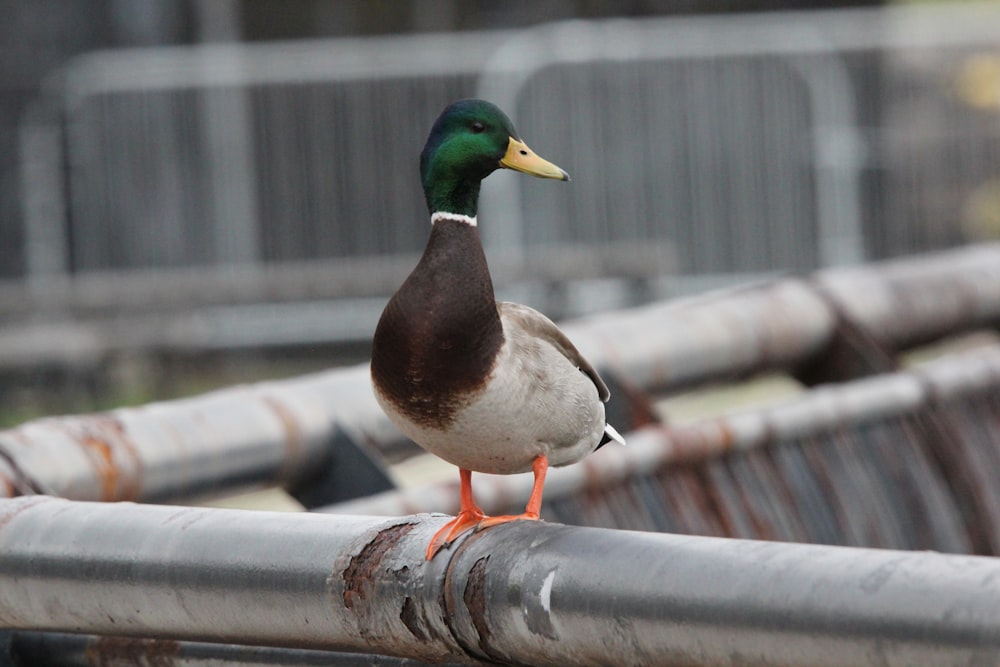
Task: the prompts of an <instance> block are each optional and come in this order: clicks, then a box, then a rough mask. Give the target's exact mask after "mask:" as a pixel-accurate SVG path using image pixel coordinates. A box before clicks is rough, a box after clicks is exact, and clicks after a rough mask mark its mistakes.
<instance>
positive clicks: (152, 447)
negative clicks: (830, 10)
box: [0, 244, 1000, 500]
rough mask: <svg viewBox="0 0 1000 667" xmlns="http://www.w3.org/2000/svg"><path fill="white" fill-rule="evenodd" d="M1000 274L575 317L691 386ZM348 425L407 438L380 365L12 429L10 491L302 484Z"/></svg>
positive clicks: (798, 352) (929, 315)
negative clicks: (389, 408) (846, 318)
mask: <svg viewBox="0 0 1000 667" xmlns="http://www.w3.org/2000/svg"><path fill="white" fill-rule="evenodd" d="M998 273H1000V244H989V245H982V246H975V247H971V248H964V249H961V250H957V251H951V252H946V253H939V254H936V255H931V256H928V257H921V258H910V259H905V260H899V261H895V262H888V263H884V264H878V265H872V266H868V267H863V268H854V269H838V270H831V271H829V272H824V273H822V274H819V275H818V276H817V278H816V280H815V281H812V282H810V281H806V280H800V279H785V280H779V281H776V282H774V283H770V284H764V285H757V286H754V287H748V288H742V289H736V290H730V291H728V292H724V293H716V294H710V295H705V296H703V297H699V298H695V299H687V300H682V301H679V302H672V303H668V304H658V305H654V306H648V307H645V308H638V309H633V310H629V311H623V312H621V313H618V314H615V315H613V316H609V315H607V314H603V315H601V316H600V317H594V318H589V319H584V320H580V321H577V322H576V323H571V324H567V325H566V326H565V327H564V328H565V330H566V331H567V333H568V334H569V335H570V337H571V338H572V339H573V340H574V341H575V343H576V344H577V346H578V347H579V348H580V350H581V351H582V352H583V353H584V354H585V355H587V356H588V358H590V359H591V361H593V362H594V363H595V364H596V365H598V366H600V367H602V368H605V369H611V370H612V371H613V372H614V373H616V374H617V375H619V376H620V377H622V378H626V379H627V380H628V381H629V382H630V383H632V384H634V385H636V386H638V387H641V388H643V389H646V390H652V389H665V388H677V387H680V386H683V385H689V384H693V383H696V382H704V381H707V380H711V379H718V378H723V377H727V378H729V377H733V376H736V375H748V374H750V373H752V372H754V371H757V370H764V369H775V368H785V367H790V366H794V365H795V364H798V363H801V362H803V361H804V360H806V359H808V358H810V357H811V356H812V355H815V354H817V353H819V352H820V351H822V350H823V349H824V347H825V346H826V345H827V344H828V343H829V342H830V340H831V337H832V336H833V332H834V328H835V323H836V314H835V313H834V312H833V310H834V309H833V306H832V303H834V302H836V303H839V304H840V306H841V307H842V308H843V309H845V310H846V311H847V312H849V314H850V315H851V316H852V317H853V318H855V319H856V320H857V322H858V323H859V324H860V325H861V326H863V327H865V328H866V329H868V330H869V331H871V332H873V333H875V334H877V335H878V337H879V339H880V340H881V341H882V342H883V344H885V345H886V346H887V347H889V348H891V349H899V348H902V347H906V346H907V345H910V344H913V343H915V342H920V341H925V340H928V339H930V338H934V337H937V336H941V335H945V334H947V333H955V332H958V331H962V330H967V329H970V328H972V327H977V326H984V325H990V324H993V325H996V324H997V323H998V322H1000V275H998ZM817 285H818V286H819V287H818V288H817ZM821 292H822V293H821ZM338 427H339V428H342V429H345V430H348V431H351V432H352V433H355V434H357V435H358V438H357V440H359V441H365V442H370V443H374V444H376V445H379V446H391V445H394V444H396V443H398V442H399V441H400V440H401V439H402V436H401V435H400V434H399V433H398V431H396V430H395V428H394V427H393V426H392V425H391V424H390V423H389V421H388V420H387V419H386V418H385V417H384V415H383V414H382V412H381V411H380V410H379V408H378V405H377V404H376V403H375V400H374V397H373V396H372V393H371V389H370V387H369V381H368V369H367V365H363V366H356V367H353V368H349V369H342V370H337V371H329V372H326V373H318V374H315V375H311V376H306V377H303V378H296V379H292V380H287V381H283V382H272V383H261V384H256V385H247V386H243V387H233V388H229V389H224V390H220V391H217V392H212V393H210V394H206V395H204V396H200V397H195V398H190V399H184V400H180V401H170V402H164V403H154V404H150V405H147V406H142V407H139V408H127V409H121V410H115V411H113V412H110V413H105V414H100V415H82V416H72V417H60V418H49V419H42V420H37V421H33V422H29V423H27V424H24V425H22V426H20V427H17V428H13V429H9V430H6V431H0V496H5V495H8V496H9V495H16V494H18V493H21V492H23V491H21V490H20V489H24V488H28V489H31V488H39V489H43V490H45V491H46V492H48V493H51V494H54V495H60V496H64V497H68V498H74V499H79V500H165V499H171V498H178V497H184V496H191V495H193V494H199V493H205V492H207V491H218V490H219V489H221V488H224V487H227V486H234V485H238V484H244V483H247V482H255V483H262V482H269V483H287V482H294V481H295V480H296V479H298V478H300V477H301V476H302V475H303V474H308V473H309V472H311V471H314V470H315V469H316V467H317V465H319V464H320V463H322V461H323V460H324V457H326V456H328V455H329V443H330V438H331V435H332V433H333V431H334V429H335V428H338ZM5 468H10V471H7V470H5ZM12 475H13V479H11V477H12Z"/></svg>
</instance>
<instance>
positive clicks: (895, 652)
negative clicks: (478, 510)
mask: <svg viewBox="0 0 1000 667" xmlns="http://www.w3.org/2000/svg"><path fill="white" fill-rule="evenodd" d="M442 521H443V518H441V519H438V518H430V517H407V518H400V519H390V520H386V519H373V518H362V517H357V518H350V517H331V516H324V515H316V514H292V515H289V514H272V513H264V512H245V511H234V510H211V509H195V508H177V507H154V506H143V505H131V504H92V503H79V502H71V501H66V500H59V499H52V498H45V497H35V498H22V499H15V500H4V501H0V547H2V548H0V585H2V586H3V589H4V591H5V593H4V595H3V597H2V598H0V624H2V625H4V626H5V627H7V628H11V629H14V630H20V629H24V630H54V631H73V632H76V633H99V634H112V635H119V636H121V635H124V636H129V637H150V638H158V639H166V640H176V639H194V640H201V641H214V642H226V643H228V642H235V643H240V644H257V645H279V646H290V647H297V648H310V649H317V648H325V649H334V650H342V651H343V650H350V651H362V652H368V653H382V654H389V655H396V656H402V657H408V658H416V659H422V660H428V661H450V662H461V663H464V664H479V662H480V661H489V662H501V663H513V664H538V665H543V664H544V665H554V664H579V665H607V664H621V663H641V664H674V663H683V664H686V665H720V664H733V665H736V664H768V665H775V666H779V665H789V666H791V665H794V666H796V667H803V666H805V665H828V666H829V665H850V666H852V667H859V666H864V665H876V664H877V665H907V666H909V667H914V666H919V665H935V666H937V665H943V664H971V663H975V664H982V665H996V664H1000V658H998V656H1000V625H998V620H997V619H1000V590H998V586H1000V561H998V560H996V559H990V558H975V557H969V556H948V555H942V554H936V553H931V552H900V551H890V550H863V549H850V548H830V547H822V546H816V545H793V544H781V543H765V542H753V541H744V540H722V539H718V538H708V537H690V536H676V535H666V534H660V535H653V534H641V533H634V532H627V531H608V530H605V529H595V528H579V527H571V526H556V525H550V524H544V523H535V522H518V523H514V524H508V525H506V526H501V527H497V528H493V529H489V530H486V531H482V532H480V533H477V534H475V535H473V536H471V537H467V538H465V539H464V540H463V541H461V542H459V543H457V544H456V545H453V546H452V547H451V548H450V549H447V550H444V551H442V552H441V553H440V554H439V555H438V556H437V557H436V558H435V559H434V560H433V561H429V562H428V561H426V560H425V559H424V550H425V548H426V544H427V540H428V539H430V536H431V534H432V531H433V530H434V529H435V528H437V527H439V526H440V525H441V523H442ZM234 545H238V547H236V548H234ZM81 561H83V562H85V563H86V564H87V566H86V567H85V568H81V567H79V563H80V562H81ZM56 639H57V641H58V640H59V638H58V637H57V638H56ZM171 646H172V645H171V644H169V643H168V644H167V647H171ZM141 648H142V646H141V645H139V646H137V650H136V654H137V655H139V656H142V655H143V654H142V653H141ZM159 648H160V653H161V655H162V653H163V648H164V645H163V644H161V645H160V646H159ZM98 655H99V654H98Z"/></svg>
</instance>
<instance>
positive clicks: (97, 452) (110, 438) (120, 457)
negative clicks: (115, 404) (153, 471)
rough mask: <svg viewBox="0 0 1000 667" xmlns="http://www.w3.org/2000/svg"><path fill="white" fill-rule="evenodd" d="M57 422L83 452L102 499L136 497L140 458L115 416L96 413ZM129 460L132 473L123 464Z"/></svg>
mask: <svg viewBox="0 0 1000 667" xmlns="http://www.w3.org/2000/svg"><path fill="white" fill-rule="evenodd" d="M56 423H57V424H58V426H59V427H60V428H62V429H63V430H64V432H65V433H66V435H67V436H69V437H70V438H71V439H72V440H73V441H74V442H76V443H77V444H79V445H80V446H81V448H82V449H83V450H84V452H85V453H86V455H87V458H88V459H89V460H90V462H91V465H93V467H94V470H95V472H96V474H97V479H98V482H99V484H100V487H101V500H103V501H106V502H108V501H114V500H136V499H138V497H139V488H140V486H141V471H142V461H141V459H140V457H139V452H138V449H137V448H136V446H135V443H134V442H132V440H131V438H129V436H128V434H127V433H126V431H125V427H124V426H123V425H122V423H121V421H120V420H119V419H118V418H117V417H114V416H112V415H108V414H98V415H90V416H87V417H82V418H79V419H75V420H72V421H69V422H56ZM128 460H130V461H131V463H132V468H133V470H132V471H131V472H132V474H129V473H130V471H128V470H126V469H124V468H123V467H122V464H123V463H125V462H126V461H128Z"/></svg>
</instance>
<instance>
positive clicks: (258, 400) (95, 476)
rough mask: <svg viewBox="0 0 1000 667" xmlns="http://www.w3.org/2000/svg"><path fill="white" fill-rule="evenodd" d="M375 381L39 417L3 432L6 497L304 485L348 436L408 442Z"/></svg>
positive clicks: (248, 390)
mask: <svg viewBox="0 0 1000 667" xmlns="http://www.w3.org/2000/svg"><path fill="white" fill-rule="evenodd" d="M367 383H368V373H367V368H362V367H358V368H355V369H349V370H346V371H341V372H336V373H321V374H316V375H311V376H304V377H301V378H297V379H296V380H294V381H286V382H270V383H260V384H255V385H248V386H237V387H231V388H227V389H222V390H219V391H215V392H211V393H208V394H205V395H203V396H199V397H196V398H192V399H182V400H177V401H169V402H162V403H151V404H149V405H144V406H141V407H137V408H121V409H117V410H113V411H111V412H107V413H101V414H91V415H80V416H70V417H55V418H46V419H39V420H36V421H32V422H29V423H26V424H24V425H22V426H19V427H17V428H13V429H9V430H6V431H2V432H0V496H3V495H7V496H10V495H17V494H20V493H23V492H25V489H28V490H34V491H36V492H43V493H51V494H56V495H60V496H64V497H69V498H75V499H80V500H103V501H113V500H147V501H148V500H164V499H167V498H177V497H185V496H192V495H198V494H204V493H208V492H211V491H218V490H220V489H225V488H231V487H234V486H240V485H246V484H260V483H267V482H270V483H281V484H286V485H289V486H296V485H302V484H305V483H307V482H308V481H309V479H310V477H314V476H316V475H317V474H321V473H322V472H323V470H324V467H329V466H330V465H331V462H332V457H333V456H334V455H335V454H336V449H337V436H338V434H340V433H346V434H349V436H350V437H351V438H352V440H353V441H354V442H358V443H365V442H370V441H373V440H375V441H378V440H386V439H391V438H398V437H399V436H398V435H396V433H395V431H392V430H389V429H391V425H390V424H389V423H388V421H387V420H386V419H385V418H384V417H383V416H382V415H381V414H379V410H378V406H377V405H376V404H375V399H374V397H373V396H372V394H371V391H369V390H367ZM359 387H365V388H366V390H365V391H359V390H358V388H359ZM386 431H388V434H387V435H386Z"/></svg>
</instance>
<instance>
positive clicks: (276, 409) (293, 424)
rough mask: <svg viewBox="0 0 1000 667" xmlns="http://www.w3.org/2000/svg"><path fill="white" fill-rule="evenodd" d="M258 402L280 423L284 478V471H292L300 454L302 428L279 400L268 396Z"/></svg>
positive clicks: (283, 472) (283, 473)
mask: <svg viewBox="0 0 1000 667" xmlns="http://www.w3.org/2000/svg"><path fill="white" fill-rule="evenodd" d="M260 400H261V403H263V404H264V405H266V406H267V407H268V408H269V409H270V410H271V412H273V413H274V415H275V416H276V417H277V418H278V421H279V422H281V428H282V430H283V431H284V433H285V438H284V442H285V461H286V463H285V465H284V468H285V470H284V471H282V477H285V476H286V475H285V471H288V470H291V469H293V467H294V466H293V462H294V461H295V460H296V459H297V458H298V457H299V455H300V454H301V452H302V428H301V426H300V425H299V422H298V420H297V419H296V418H295V413H294V412H292V410H291V408H289V407H288V406H287V405H285V404H284V403H283V402H282V401H281V400H280V399H279V398H277V397H276V396H273V395H270V394H268V395H264V396H261V397H260Z"/></svg>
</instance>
